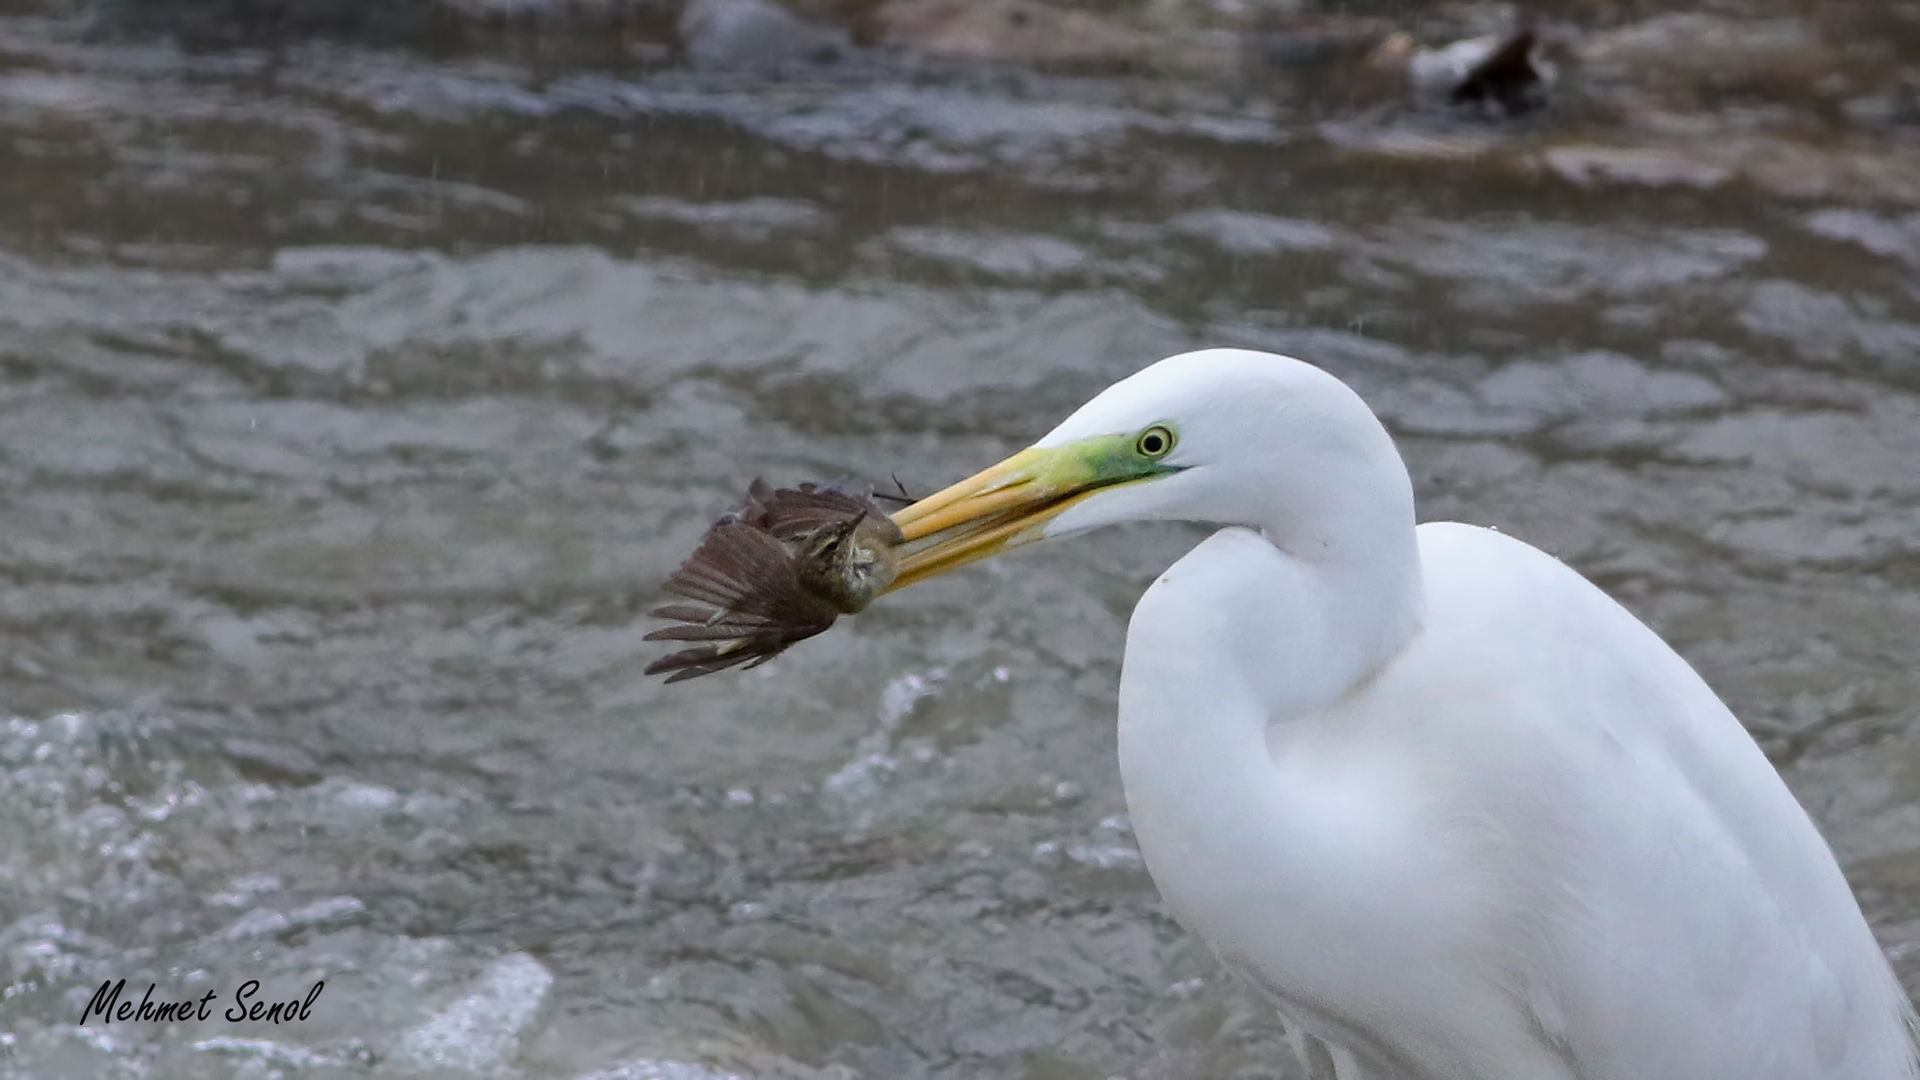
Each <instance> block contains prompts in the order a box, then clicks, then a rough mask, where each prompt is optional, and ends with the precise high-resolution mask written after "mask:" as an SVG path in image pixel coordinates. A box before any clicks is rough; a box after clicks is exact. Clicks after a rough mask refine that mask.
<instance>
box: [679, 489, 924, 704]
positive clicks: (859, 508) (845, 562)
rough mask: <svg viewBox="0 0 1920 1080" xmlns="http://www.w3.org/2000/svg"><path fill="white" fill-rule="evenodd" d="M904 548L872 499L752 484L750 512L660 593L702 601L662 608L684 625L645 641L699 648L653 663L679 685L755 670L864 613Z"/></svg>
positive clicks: (715, 534) (712, 538) (706, 540)
mask: <svg viewBox="0 0 1920 1080" xmlns="http://www.w3.org/2000/svg"><path fill="white" fill-rule="evenodd" d="M905 542H906V539H905V537H903V536H901V534H900V530H899V528H898V527H897V526H895V525H894V523H893V521H892V520H891V519H890V518H888V517H887V515H886V513H885V512H884V511H882V510H881V509H880V508H879V507H878V506H877V505H875V504H874V502H873V498H872V497H871V496H861V495H855V494H852V493H849V492H846V491H840V490H836V489H834V488H828V487H821V486H819V485H816V484H801V485H800V486H799V487H798V488H780V489H777V490H776V489H774V488H773V487H771V486H770V485H769V484H767V482H766V481H764V480H755V481H754V482H753V484H752V486H751V487H750V488H748V490H747V504H746V505H745V506H743V507H741V508H740V509H739V510H736V511H734V512H733V513H730V514H727V515H726V516H725V517H722V518H721V519H720V520H719V521H716V522H714V524H713V527H712V528H710V529H708V530H707V534H706V536H704V537H702V538H701V540H700V546H699V547H698V548H696V549H694V552H693V555H692V556H690V557H689V558H688V559H687V561H686V562H684V563H681V564H680V568H679V569H678V570H675V571H674V572H673V575H672V576H671V577H669V578H667V580H666V584H665V585H664V586H663V587H664V588H665V589H666V591H667V592H670V593H672V594H674V595H675V596H681V597H685V598H686V599H688V600H693V601H696V603H692V604H668V605H665V606H664V607H660V608H657V609H655V610H654V611H653V612H652V614H653V615H654V616H655V617H657V618H662V619H672V620H674V621H675V622H677V623H679V624H680V625H677V626H668V627H663V628H661V629H659V630H655V631H653V632H652V633H650V634H648V635H647V638H646V640H648V641H698V642H701V643H702V644H699V645H695V646H694V647H692V648H689V649H682V650H681V651H679V652H676V653H673V654H672V655H670V656H666V657H662V658H661V659H659V660H656V661H654V662H653V663H651V664H649V665H647V674H649V675H663V674H664V675H667V676H668V677H667V681H668V682H679V681H681V680H682V679H691V678H694V677H695V676H699V675H707V674H710V673H712V672H715V671H723V670H725V669H727V668H730V667H735V666H739V665H745V666H747V667H753V666H755V665H757V664H762V663H765V662H766V661H768V660H771V659H772V658H773V657H775V656H778V655H779V654H780V653H782V652H784V651H785V650H786V649H787V648H788V647H790V646H792V645H793V644H794V643H795V642H799V641H804V640H806V639H807V638H810V637H813V636H814V635H815V634H819V633H822V632H824V631H825V630H826V629H827V628H828V627H830V626H832V625H833V623H834V620H836V619H838V618H839V617H840V616H842V615H852V614H855V613H856V612H859V611H861V610H863V609H865V608H866V606H867V605H868V604H871V603H872V602H873V601H874V599H875V598H877V597H878V596H879V595H880V594H881V593H883V592H885V591H886V589H887V586H889V585H891V584H893V579H894V575H895V574H896V573H897V572H898V561H897V558H896V550H897V549H898V548H899V547H900V546H901V545H902V544H904V543H905Z"/></svg>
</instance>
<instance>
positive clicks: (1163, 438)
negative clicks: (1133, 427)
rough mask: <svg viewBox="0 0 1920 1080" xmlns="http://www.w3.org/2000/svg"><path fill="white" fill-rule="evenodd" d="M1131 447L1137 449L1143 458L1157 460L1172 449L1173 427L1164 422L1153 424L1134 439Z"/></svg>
mask: <svg viewBox="0 0 1920 1080" xmlns="http://www.w3.org/2000/svg"><path fill="white" fill-rule="evenodd" d="M1133 448H1134V449H1135V450H1138V451H1139V452H1140V456H1141V457H1144V458H1153V459H1155V460H1158V459H1160V458H1163V457H1166V456H1167V454H1168V453H1169V452H1170V451H1171V450H1172V449H1173V429H1172V428H1169V427H1167V426H1166V425H1165V424H1155V425H1153V426H1152V427H1150V428H1148V429H1147V430H1145V431H1143V432H1141V433H1140V438H1139V439H1137V440H1135V441H1134V444H1133Z"/></svg>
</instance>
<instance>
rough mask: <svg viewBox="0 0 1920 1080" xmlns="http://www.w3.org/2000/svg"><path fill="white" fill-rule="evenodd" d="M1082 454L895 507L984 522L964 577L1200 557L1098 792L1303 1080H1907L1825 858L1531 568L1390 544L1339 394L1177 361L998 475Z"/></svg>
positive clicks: (1372, 449) (1125, 716)
mask: <svg viewBox="0 0 1920 1080" xmlns="http://www.w3.org/2000/svg"><path fill="white" fill-rule="evenodd" d="M1156 426H1159V427H1161V428H1162V429H1164V430H1168V431H1171V432H1173V433H1174V435H1175V442H1174V445H1173V447H1172V449H1171V451H1170V452H1168V453H1165V454H1164V456H1163V457H1154V458H1153V459H1152V468H1151V469H1149V468H1147V467H1146V466H1145V465H1144V464H1143V465H1142V466H1141V467H1140V468H1139V469H1138V470H1137V472H1138V473H1139V475H1138V476H1130V475H1125V474H1124V470H1120V471H1116V470H1117V469H1119V466H1116V465H1115V464H1114V460H1115V459H1114V453H1115V451H1114V450H1113V446H1114V445H1115V443H1114V437H1115V436H1124V437H1125V439H1131V438H1132V437H1133V436H1132V434H1131V433H1134V432H1142V431H1146V430H1148V429H1150V428H1153V427H1156ZM1125 439H1123V440H1122V441H1125ZM1140 445H1142V446H1149V447H1152V446H1155V445H1157V444H1149V443H1142V444H1140ZM1087 448H1098V452H1097V453H1095V451H1094V450H1090V449H1087ZM1075 455H1079V456H1081V457H1083V458H1086V457H1090V456H1091V457H1097V458H1098V459H1099V464H1098V467H1093V468H1091V473H1092V474H1093V475H1095V476H1096V477H1097V481H1088V482H1083V483H1081V484H1080V485H1079V487H1078V488H1072V487H1071V485H1063V484H1062V483H1059V482H1057V481H1056V480H1054V479H1051V477H1054V476H1056V475H1058V474H1059V473H1060V469H1059V468H1058V467H1055V466H1054V465H1048V466H1046V467H1042V466H1040V465H1031V464H1030V465H1029V466H1023V467H1022V470H1014V472H1018V473H1019V474H1020V475H1021V476H1027V477H1029V479H1027V480H1018V481H1009V480H1008V479H1007V477H1008V475H1009V471H1008V468H1007V467H1005V466H1003V467H1000V468H999V469H998V471H997V472H996V470H989V473H994V474H995V476H996V477H997V479H995V480H994V481H993V482H992V483H989V484H986V485H984V486H983V485H982V484H980V483H976V482H972V481H970V482H967V483H963V484H962V485H956V487H955V488H954V489H949V492H948V493H942V495H940V496H935V497H934V498H933V499H929V500H927V501H926V503H927V504H929V505H956V500H958V505H965V504H966V501H967V500H968V499H972V500H975V501H981V502H982V509H983V513H982V516H981V518H980V520H981V521H985V522H987V523H989V524H993V523H998V524H999V525H1000V530H999V531H1000V534H1002V539H1001V540H997V541H996V542H995V547H994V550H998V548H999V547H1001V546H1005V547H1010V546H1014V545H1016V544H1019V543H1022V542H1027V541H1031V540H1034V539H1038V538H1040V537H1041V536H1047V537H1054V536H1061V535H1066V534H1070V533H1074V532H1078V531H1082V530H1085V529H1088V528H1093V527H1096V526H1100V525H1105V524H1111V523H1115V522H1121V521H1128V520H1139V519H1178V520H1188V521H1204V522H1211V523H1215V524H1218V525H1222V526H1225V528H1223V529H1222V531H1220V532H1218V533H1216V534H1215V535H1214V536H1213V537H1211V538H1210V539H1208V540H1207V541H1205V542H1204V543H1202V544H1201V545H1200V546H1199V547H1197V548H1196V549H1195V550H1194V551H1193V552H1192V553H1190V554H1189V555H1187V556H1186V557H1185V558H1183V559H1181V560H1180V561H1179V562H1178V563H1176V564H1175V565H1174V566H1173V567H1172V568H1171V569H1169V570H1168V571H1167V572H1166V573H1165V574H1163V575H1162V576H1161V577H1160V578H1159V580H1157V581H1156V582H1155V583H1154V584H1153V586H1152V587H1151V588H1150V589H1149V590H1148V591H1147V593H1146V595H1145V596H1144V597H1143V598H1142V599H1141V601H1140V603H1139V605H1138V607H1137V608H1136V609H1135V611H1134V614H1133V619H1132V622H1131V624H1130V626H1129V629H1128V635H1127V650H1126V663H1125V666H1124V670H1123V673H1122V676H1121V687H1120V768H1121V775H1122V778H1123V780H1124V782H1125V788H1126V797H1127V805H1128V809H1129V812H1130V814H1131V816H1132V820H1133V826H1134V830H1135V832H1136V834H1137V836H1138V839H1139V843H1140V848H1141V852H1142V854H1143V855H1144V856H1145V859H1146V863H1147V867H1148V869H1149V870H1150V871H1151V873H1152V875H1153V879H1154V881H1155V883H1156V884H1157V885H1158V886H1159V888H1160V890H1161V892H1162V894H1163V895H1164V896H1165V898H1166V901H1167V903H1168V904H1169V905H1170V906H1171V908H1172V909H1173V911H1174V913H1175V914H1176V915H1177V916H1178V917H1179V919H1180V920H1181V922H1182V923H1183V924H1184V925H1186V926H1187V927H1188V928H1190V929H1191V930H1192V931H1193V932H1195V933H1196V934H1198V935H1199V936H1200V937H1202V938H1203V939H1205V940H1206V941H1207V942H1208V943H1209V944H1210V945H1211V946H1212V947H1213V948H1214V950H1215V951H1216V952H1217V953H1218V954H1219V956H1220V957H1221V959H1222V960H1223V961H1224V962H1225V963H1226V964H1227V965H1228V966H1230V967H1232V968H1233V969H1235V970H1237V971H1239V972H1240V973H1242V974H1244V975H1245V976H1246V977H1247V978H1248V979H1250V980H1252V981H1253V982H1254V983H1256V984H1257V985H1259V986H1260V987H1262V988H1263V989H1264V990H1265V991H1267V992H1268V993H1269V994H1271V995H1272V998H1273V1000H1274V1001H1275V1003H1276V1004H1277V1005H1278V1007H1279V1009H1280V1011H1281V1013H1282V1015H1283V1017H1284V1018H1285V1022H1286V1025H1287V1028H1288V1032H1289V1035H1290V1037H1291V1038H1292V1040H1293V1042H1294V1045H1295V1048H1296V1049H1297V1050H1298V1051H1299V1052H1300V1055H1301V1057H1302V1059H1303V1061H1305V1062H1306V1063H1307V1065H1308V1068H1309V1072H1310V1075H1311V1076H1313V1077H1314V1078H1315V1080H1322V1078H1333V1077H1337V1078H1338V1080H1359V1078H1365V1080H1813V1078H1820V1080H1914V1078H1915V1077H1916V1076H1920V1069H1917V1068H1916V1058H1915V1050H1914V1040H1913V1013H1912V1009H1911V1006H1910V1005H1909V1003H1908V1000H1907V998H1906V995H1905V993H1904V992H1903V991H1902V990H1901V988H1900V986H1899V984H1898V983H1897V981H1896V980H1895V978H1894V976H1893V974H1892V971H1891V969H1890V967H1889V965H1888V963H1887V961H1886V959H1885V957H1884V955H1883V954H1882V953H1881V951H1880V949H1879V947H1878V945H1877V944H1876V942H1875V940H1874V937H1873V935H1872V933H1871V931H1870V930H1869V929H1868V927H1867V924H1866V921H1865V919H1864V918H1863V917H1862V915H1861V913H1860V909H1859V906H1858V905H1857V903H1856V902H1855V900H1854V898H1853V895H1852V893H1851V891H1850V890H1849V888H1848V886H1847V883H1846V881H1845V879H1844V878H1843V877H1842V876H1841V873H1840V870H1839V867H1838V866H1837V865H1836V863H1835V861H1834V858H1833V855H1832V853H1831V851H1830V850H1829V849H1828V847H1827V845H1826V843H1825V842H1824V841H1823V840H1822V838H1821V837H1820V835H1819V833H1818V832H1817V831H1816V829H1815V827H1814V825H1813V823H1812V821H1811V820H1810V819H1809V818H1808V816H1807V814H1806V812H1805V811H1804V810H1803V809H1802V808H1801V807H1800V805H1799V804H1798V803H1797V802H1796V801H1795V800H1794V798H1793V796H1792V794H1791V793H1790V792H1789V791H1788V790H1787V787H1786V785H1785V784H1784V783H1782V782H1781V780H1780V777H1779V775H1778V774H1777V773H1776V772H1775V771H1774V769H1773V767H1772V765H1771V764H1770V763H1769V762H1768V761H1767V760H1766V758H1765V756H1764V755H1763V754H1762V753H1761V751H1760V749H1759V747H1758V746H1757V745H1755V743H1754V741H1753V740H1752V738H1751V737H1750V736H1748V734H1747V733H1746V731H1745V730H1744V729H1743V728H1742V727H1741V726H1740V724H1739V722H1738V721H1737V720H1736V719H1735V718H1734V716H1733V715H1732V714H1731V713H1730V712H1729V711H1728V709H1727V708H1726V706H1725V705H1723V704H1722V703H1721V702H1720V700H1719V699H1718V698H1717V697H1716V696H1715V695H1714V693H1713V691H1712V690H1710V689H1709V688H1708V687H1707V685H1706V684H1705V683H1704V682H1703V681H1702V680H1701V679H1700V678H1699V676H1698V675H1696V674H1695V673H1694V671H1693V670H1692V669H1691V668H1690V667H1689V666H1688V665H1687V664H1686V662H1685V661H1683V660H1682V659H1681V658H1680V657H1679V655H1677V654H1676V653H1675V652H1674V651H1673V650H1672V649H1670V648H1668V647H1667V645H1666V644H1665V643H1663V642H1662V641H1661V640H1660V639H1659V637H1657V636H1656V635H1655V634H1654V633H1653V632H1652V631H1651V630H1649V629H1648V628H1647V627H1646V626H1644V625H1643V624H1641V623H1640V622H1639V621H1638V620H1637V619H1635V618H1634V617H1633V616H1632V615H1631V614H1629V613H1628V612H1627V611H1626V610H1625V609H1624V608H1622V607H1620V606H1619V605H1618V604H1616V603H1615V602H1614V601H1613V600H1611V599H1609V598H1608V597H1607V596H1606V595H1605V594H1604V593H1602V592H1601V591H1600V590H1599V589H1597V588H1595V587H1594V586H1593V585H1591V584H1590V583H1588V582H1587V581H1586V580H1585V579H1584V578H1582V577H1581V576H1580V575H1579V574H1577V573H1575V572H1574V571H1573V570H1571V569H1569V568H1567V567H1566V566H1565V565H1563V564H1561V563H1560V562H1559V561H1557V560H1555V559H1554V558H1552V557H1550V556H1548V555H1546V554H1544V553H1542V552H1540V551H1538V550H1536V549H1535V548H1532V547H1529V546H1528V545H1526V544H1524V543H1522V542H1520V541H1518V540H1514V539H1511V538H1509V537H1506V536H1502V535H1500V534H1498V533H1495V532H1491V531H1488V530H1485V529H1480V528H1476V527H1473V526H1470V525H1461V524H1452V523H1434V524H1427V525H1422V526H1419V527H1418V528H1416V527H1415V524H1414V505H1413V495H1412V490H1411V485H1410V483H1409V481H1408V477H1407V472H1406V468H1405V466H1404V465H1403V463H1402V461H1401V459H1400V457H1399V454H1398V453H1397V451H1396V450H1395V449H1394V446H1393V443H1392V440H1391V439H1390V437H1389V436H1388V434H1387V432H1386V431H1385V429H1384V428H1383V427H1382V426H1381V425H1380V423H1379V421H1378V420H1376V419H1375V418H1374V416H1373V414H1372V413H1371V412H1370V411H1369V410H1368V409H1367V407H1366V405H1365V404H1364V403H1363V402H1362V401H1361V400H1360V398H1359V397H1358V396H1357V395H1355V394H1354V393H1353V392H1352V391H1351V390H1349V389H1348V388H1347V387H1346V386H1345V385H1343V384H1342V383H1340V382H1339V381H1338V380H1337V379H1335V378H1333V377H1332V376H1330V375H1328V374H1326V373H1324V372H1322V371H1320V370H1319V369H1317V368H1314V367H1312V366H1310V365H1308V364H1305V363H1302V362H1300V361H1297V360H1293V359H1290V358H1285V357H1278V356H1271V355H1267V354H1262V353H1252V352H1245V351H1239V350H1208V351H1204V352H1198V353H1189V354H1186V355H1183V356H1177V357H1172V358H1170V359H1167V360H1164V361H1161V362H1160V363H1158V364H1155V365H1154V366H1152V367H1150V368H1148V369H1146V370H1145V371H1142V372H1141V373H1139V374H1137V375H1135V376H1133V377H1132V378H1129V379H1127V380H1125V381H1123V382H1120V383H1118V384H1116V385H1115V386H1113V387H1111V388H1110V389H1108V390H1107V391H1105V392H1104V393H1102V394H1100V395H1099V396H1098V397H1096V398H1094V399H1093V400H1092V401H1091V402H1089V403H1088V404H1087V405H1085V406H1084V407H1082V408H1081V409H1080V410H1078V411H1077V412H1075V413H1074V415H1073V416H1072V417H1070V418H1069V419H1068V420H1067V421H1066V422H1064V423H1063V424H1061V425H1060V427H1059V428H1058V429H1056V430H1055V431H1054V432H1052V433H1051V434H1049V435H1048V436H1047V437H1046V438H1044V439H1042V440H1041V441H1040V442H1039V443H1038V444H1037V447H1036V449H1034V450H1030V451H1027V452H1026V454H1025V455H1023V456H1022V457H1021V458H1016V459H1013V462H1020V461H1023V460H1025V461H1028V462H1029V463H1031V462H1036V461H1039V462H1056V463H1057V461H1058V460H1060V459H1064V458H1068V457H1072V456H1075ZM1143 460H1144V459H1143ZM1013 462H1010V463H1009V465H1012V464H1013ZM1049 469H1051V472H1049ZM1023 470H1024V471H1023ZM1083 471H1085V470H1083ZM987 475H988V474H982V476H983V477H984V476H987ZM1116 478H1117V479H1116ZM1021 484H1027V485H1028V486H1030V487H1031V488H1032V489H1033V498H1032V500H1031V501H1032V512H1031V514H1030V516H1029V518H1028V519H1026V520H1027V521H1028V522H1029V523H1028V524H1026V525H1024V526H1023V527H1022V528H1023V531H1019V532H1010V531H1009V529H1008V527H1006V525H1005V522H1006V520H1007V515H1008V514H1009V513H1010V511H1009V510H1008V509H1007V506H1008V497H1007V496H1006V495H1005V494H1004V493H1005V492H1007V491H1009V490H1022V489H1021V488H1020V485H1021ZM969 485H972V486H971V487H969ZM955 493H957V494H955ZM943 500H944V501H943ZM987 500H991V506H990V507H989V506H988V505H987V504H986V501H987ZM987 509H991V514H990V515H989V514H987V513H985V511H986V510H987ZM1011 512H1012V513H1018V512H1019V511H1017V510H1016V511H1011ZM956 513H957V511H952V510H949V511H946V518H944V519H943V524H942V526H941V527H942V529H945V528H947V527H949V526H950V525H951V522H952V519H953V517H954V515H955V514H956ZM914 517H915V512H914V511H913V510H911V509H910V510H909V511H907V512H904V513H903V514H902V515H901V520H903V522H904V521H910V520H912V519H913V518H914ZM908 532H909V534H910V535H913V534H915V529H914V528H912V527H909V528H908ZM976 532H977V530H976ZM975 547H976V549H977V548H978V545H977V544H976V545H975ZM980 554H981V552H980V551H979V550H975V551H973V552H972V553H971V554H968V555H966V556H965V558H959V559H949V560H947V561H948V562H950V563H951V564H953V565H958V563H959V562H962V561H969V560H970V559H972V558H977V557H980ZM945 568H947V567H946V566H945V565H942V566H940V567H938V568H936V569H933V570H931V571H928V572H939V570H940V569H945ZM923 576H924V574H923Z"/></svg>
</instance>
